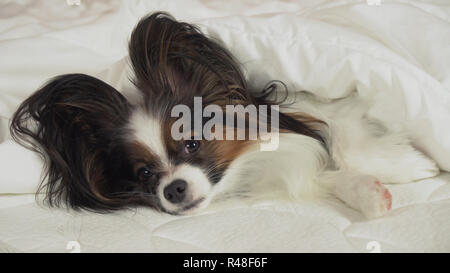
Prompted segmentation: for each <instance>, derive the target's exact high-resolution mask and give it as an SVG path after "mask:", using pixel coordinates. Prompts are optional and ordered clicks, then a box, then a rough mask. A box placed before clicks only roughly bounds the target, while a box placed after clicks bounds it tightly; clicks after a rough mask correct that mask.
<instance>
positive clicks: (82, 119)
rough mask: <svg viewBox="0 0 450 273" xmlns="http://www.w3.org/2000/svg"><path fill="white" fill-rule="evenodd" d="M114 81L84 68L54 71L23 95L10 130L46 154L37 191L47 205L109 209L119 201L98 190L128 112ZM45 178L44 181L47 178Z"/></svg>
mask: <svg viewBox="0 0 450 273" xmlns="http://www.w3.org/2000/svg"><path fill="white" fill-rule="evenodd" d="M129 109H130V106H129V104H128V102H127V101H126V99H125V98H124V97H123V96H122V95H121V94H120V93H119V92H117V91H116V90H115V89H114V88H113V87H111V86H109V85H108V84H106V83H104V82H103V81H101V80H98V79H96V78H93V77H90V76H87V75H83V74H68V75H62V76H58V77H56V78H54V79H52V80H51V81H49V82H48V83H47V84H46V85H45V86H43V87H42V88H41V89H39V90H38V91H36V92H35V93H34V94H33V95H32V96H30V97H29V98H28V99H27V100H25V101H24V102H23V103H22V104H21V105H20V106H19V108H18V110H17V111H16V112H15V114H14V115H13V117H12V121H11V125H10V131H11V135H12V137H13V138H14V140H16V141H17V142H18V143H19V144H21V145H23V146H24V147H26V148H29V149H31V150H33V151H36V152H38V153H39V154H40V155H41V156H42V157H43V158H44V160H45V172H44V176H43V179H42V181H41V184H40V187H39V191H38V192H43V191H45V194H46V201H47V202H48V203H49V205H50V206H60V205H61V204H63V203H65V204H67V205H69V206H70V207H72V208H75V209H78V208H82V209H89V210H95V211H109V210H113V209H116V208H120V203H116V201H114V200H110V199H108V198H106V197H104V196H103V195H102V184H103V183H104V182H105V181H104V180H105V177H104V169H103V162H104V159H105V157H106V156H107V154H108V150H109V149H110V144H111V143H113V142H114V138H117V137H120V136H118V135H117V132H118V131H120V130H117V128H120V126H123V125H124V124H125V122H126V120H127V117H128V115H129V111H130V110H129ZM45 180H47V182H46V183H45Z"/></svg>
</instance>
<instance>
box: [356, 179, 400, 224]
mask: <svg viewBox="0 0 450 273" xmlns="http://www.w3.org/2000/svg"><path fill="white" fill-rule="evenodd" d="M364 178H365V179H364V180H362V181H360V183H358V184H356V187H357V188H356V192H357V195H358V203H359V209H360V210H361V211H362V213H364V215H365V216H366V217H367V218H369V219H371V218H376V217H380V216H383V215H384V214H386V213H387V212H388V211H389V210H390V209H391V208H392V195H391V193H390V192H389V190H388V189H387V188H386V187H385V186H383V185H382V184H381V183H380V182H379V181H378V180H376V179H375V178H374V177H371V176H365V177H364Z"/></svg>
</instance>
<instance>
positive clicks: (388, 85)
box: [0, 0, 450, 252]
mask: <svg viewBox="0 0 450 273" xmlns="http://www.w3.org/2000/svg"><path fill="white" fill-rule="evenodd" d="M369 2H370V3H375V5H369V4H368V3H369ZM377 2H379V3H380V5H376V3H377ZM0 5H1V6H0V194H1V195H0V207H1V209H0V251H56V252H65V251H67V250H66V245H67V242H69V241H72V240H74V241H78V242H79V243H80V245H81V250H82V251H150V252H151V251H169V252H170V251H362V252H365V251H367V249H366V245H367V243H368V242H369V241H372V240H375V241H377V242H378V243H379V244H380V246H381V250H382V251H443V252H448V251H450V236H449V235H448V232H447V230H449V228H450V222H449V221H450V220H449V219H450V217H449V216H450V186H449V184H450V175H449V174H448V173H444V174H443V175H441V176H440V177H437V178H433V179H429V180H425V181H419V182H415V183H411V184H406V185H390V186H389V188H390V189H391V190H392V194H393V199H394V201H393V202H394V203H393V211H391V212H390V213H389V214H388V215H386V216H385V217H383V218H381V219H376V220H372V221H364V219H363V218H362V216H361V215H360V214H359V213H357V212H356V211H353V210H351V209H349V208H348V207H346V206H345V205H344V204H342V203H341V202H339V201H337V200H324V201H321V202H317V203H310V202H288V201H280V200H272V201H266V202H258V203H255V204H247V203H245V202H244V201H232V202H231V201H230V202H229V203H225V204H217V205H216V206H215V207H212V208H210V209H209V210H208V211H206V212H205V213H203V214H202V215H198V216H191V217H173V216H169V215H161V214H158V213H156V212H153V211H152V210H150V209H137V210H135V211H124V212H118V213H114V214H110V215H99V214H91V213H76V212H73V211H63V210H48V209H45V208H41V207H39V206H37V205H36V204H34V201H33V200H34V199H33V197H32V195H25V194H26V193H33V192H35V190H36V187H37V185H38V181H39V174H40V170H41V168H42V163H41V161H40V160H39V158H38V157H37V156H36V155H35V154H33V153H31V152H29V151H27V150H24V149H23V148H22V147H20V146H18V145H17V144H16V143H14V142H12V141H11V140H10V137H9V134H8V130H7V126H8V119H9V117H10V116H11V115H12V113H13V111H14V110H15V109H16V107H17V106H18V104H19V103H20V102H21V101H22V100H23V99H25V98H26V97H27V96H28V95H30V94H31V93H32V92H33V91H34V90H36V89H37V88H38V87H39V86H40V85H42V84H43V83H44V82H45V81H46V80H48V79H49V78H50V77H53V76H55V75H58V74H63V73H74V72H81V73H86V74H90V75H94V76H98V77H100V78H102V79H104V80H105V81H107V82H108V83H110V84H111V85H113V86H115V87H116V88H118V90H120V91H122V92H124V93H125V94H132V93H133V88H132V87H131V85H130V84H129V82H128V81H127V71H126V59H125V58H126V54H127V40H128V37H129V35H130V32H131V30H132V28H133V26H134V25H135V24H136V22H137V20H139V18H140V17H141V16H143V15H145V14H147V13H149V12H152V11H158V10H163V11H168V12H170V13H171V14H172V15H174V16H175V17H176V18H177V19H180V20H185V21H187V22H190V23H196V24H198V25H199V27H200V28H201V29H202V31H204V32H205V33H207V34H209V35H211V36H213V37H215V38H217V39H218V40H220V41H221V42H222V43H223V44H225V45H226V46H227V48H229V49H230V50H231V51H232V52H233V53H234V54H235V55H236V56H237V58H238V59H239V60H240V61H241V62H242V64H243V67H244V69H245V73H246V76H247V78H248V79H249V81H250V82H251V83H252V84H254V85H256V86H261V87H262V86H264V84H265V83H266V81H267V80H268V79H279V80H282V81H284V82H285V83H286V84H287V85H288V87H289V88H290V90H293V91H295V90H301V89H306V90H309V91H312V92H313V93H315V94H317V95H319V96H322V97H325V98H331V99H332V98H340V97H344V96H346V95H347V94H349V92H351V91H352V90H354V89H355V88H356V89H357V90H358V92H359V93H360V95H361V96H373V97H374V98H375V102H376V103H375V105H374V106H373V108H371V110H370V111H371V114H372V115H373V116H375V117H377V118H379V119H380V120H382V121H385V122H386V123H387V124H389V126H392V127H394V128H395V127H396V126H398V125H399V124H401V125H406V126H407V127H408V128H409V129H410V131H411V132H412V140H413V142H414V144H415V145H416V146H417V147H419V148H420V149H422V150H423V151H424V152H425V153H427V154H428V155H430V156H431V157H432V158H433V159H434V160H436V162H437V163H438V164H439V166H440V167H441V168H442V169H443V170H446V171H450V156H449V154H450V129H449V128H450V127H449V126H448V124H450V65H449V64H450V46H449V45H450V27H449V26H450V4H449V2H448V1H446V0H442V1H438V0H435V1H407V0H396V1H394V0H392V1H389V0H380V1H363V0H337V1H334V0H333V1H330V0H321V1H316V0H307V1H292V2H289V1H283V2H279V1H270V0H262V1H258V2H257V4H256V2H254V1H236V2H233V3H232V4H230V2H229V1H216V0H214V1H202V0H190V1H185V0H174V1H163V0H155V1H119V0H105V1H84V0H81V5H80V6H68V5H67V3H66V1H59V0H58V1H56V0H54V1H27V0H24V1H4V2H2V4H0ZM12 194H14V195H12Z"/></svg>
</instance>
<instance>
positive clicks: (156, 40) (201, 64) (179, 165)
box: [11, 13, 320, 214]
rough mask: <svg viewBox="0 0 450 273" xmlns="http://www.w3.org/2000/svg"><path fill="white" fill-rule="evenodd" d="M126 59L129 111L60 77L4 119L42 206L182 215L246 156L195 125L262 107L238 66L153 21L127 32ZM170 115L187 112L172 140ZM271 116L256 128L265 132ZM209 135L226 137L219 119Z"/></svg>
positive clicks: (166, 22)
mask: <svg viewBox="0 0 450 273" xmlns="http://www.w3.org/2000/svg"><path fill="white" fill-rule="evenodd" d="M129 55H130V59H131V64H132V68H133V71H134V78H133V79H132V80H133V83H134V84H135V86H136V87H137V90H139V92H140V97H141V100H140V102H139V103H138V104H136V105H132V104H130V103H129V102H128V101H127V100H126V99H125V98H124V97H123V96H122V95H121V94H120V93H119V92H117V91H116V90H115V89H114V88H113V87H111V86H109V85H108V84H106V83H104V82H102V81H100V80H98V79H95V78H93V77H90V76H87V75H83V74H69V75H62V76H59V77H56V78H54V79H52V80H51V81H50V82H49V83H47V84H46V85H45V86H44V87H42V88H41V89H40V90H38V91H36V92H35V93H34V94H33V95H32V96H31V97H29V98H28V99H27V100H26V101H24V102H23V103H22V105H21V106H20V107H19V109H18V110H17V112H16V113H15V115H14V116H13V119H12V124H11V133H12V136H13V137H14V138H15V139H16V140H17V141H18V142H19V143H22V144H24V145H26V146H28V147H30V148H32V149H34V150H35V151H37V152H39V153H40V154H41V155H43V157H44V158H45V162H46V172H45V174H46V176H45V177H44V180H47V182H46V183H43V184H42V186H41V189H45V191H46V194H47V200H48V201H49V203H50V205H59V204H60V203H61V202H65V203H67V204H69V205H70V206H71V207H73V208H84V209H91V210H95V211H110V210H115V209H120V208H123V207H129V206H136V205H145V206H151V207H154V208H156V209H158V210H161V211H164V212H168V213H173V214H180V213H184V212H187V211H191V210H192V209H194V208H198V207H203V206H205V205H207V204H208V202H209V200H210V199H211V198H210V197H211V192H212V191H213V189H214V187H215V185H216V184H218V183H220V181H221V180H222V178H223V177H224V176H225V175H226V173H227V169H228V168H229V166H230V164H231V163H232V162H233V161H234V160H235V159H236V158H237V157H239V156H240V155H241V154H243V153H245V152H246V151H247V150H248V149H250V148H249V147H250V146H252V144H253V142H252V140H250V139H248V137H244V139H240V140H236V139H232V140H230V139H208V140H207V139H205V138H204V134H203V132H204V131H203V130H200V131H199V130H198V128H197V126H196V125H195V124H194V123H195V122H196V121H198V122H199V124H200V125H201V126H200V128H203V126H205V125H206V124H207V123H208V121H211V119H213V118H215V115H217V113H218V112H219V110H225V108H226V107H227V106H229V105H242V106H249V105H254V106H259V105H270V104H271V103H269V102H268V101H267V95H268V93H267V92H263V93H262V94H263V95H262V96H255V95H254V94H253V93H252V92H249V88H248V86H247V83H246V80H245V78H244V76H243V74H242V72H241V70H240V68H239V65H238V64H237V63H236V61H235V60H234V59H233V57H232V55H231V54H230V53H229V52H228V51H227V50H225V49H224V48H223V47H222V46H220V45H219V44H218V43H217V42H215V41H213V40H212V39H210V38H207V37H206V36H205V35H203V34H202V33H201V32H200V31H199V30H198V29H197V28H196V27H194V26H192V25H190V24H187V23H182V22H178V21H176V20H174V19H173V18H172V17H170V16H169V15H167V14H164V13H155V14H152V15H150V16H148V17H145V18H143V19H142V20H141V21H140V22H139V23H138V25H137V26H136V28H135V29H134V31H133V33H132V35H131V39H130V44H129ZM269 89H270V88H269ZM269 89H268V90H269ZM194 97H197V98H201V105H200V106H199V107H200V108H199V109H197V110H200V111H204V110H206V108H207V107H208V106H213V105H214V107H215V108H214V109H215V110H217V111H216V112H215V113H216V114H215V115H211V114H210V115H209V116H208V115H206V116H207V117H205V115H201V116H200V117H198V116H196V115H197V114H196V109H195V107H196V105H195V100H194ZM178 106H180V107H181V108H180V109H181V110H183V109H185V110H188V111H187V112H188V114H185V115H184V118H186V117H188V120H189V121H188V122H187V123H183V126H181V128H182V129H183V131H184V133H183V135H182V137H181V138H180V137H174V129H173V128H174V125H177V123H179V122H180V119H179V116H177V115H174V109H177V108H176V107H178ZM175 112H176V111H175ZM175 114H176V113H175ZM271 114H273V113H268V114H267V116H266V118H265V120H266V121H268V122H269V123H270V120H271V119H270V116H271ZM276 114H277V115H278V112H277V113H276ZM234 119H235V118H234V116H233V120H234ZM244 119H245V120H246V121H249V119H250V118H249V117H248V116H246V117H245V118H244ZM30 121H32V122H30ZM279 121H280V124H279V126H280V129H282V130H287V131H291V132H294V133H300V134H304V135H308V136H311V137H313V138H316V139H319V140H320V136H318V135H317V133H316V132H314V130H312V129H310V127H308V126H307V125H305V124H306V123H305V122H301V121H299V119H295V118H293V117H291V116H287V115H283V114H281V113H280V119H279ZM244 123H245V122H244ZM235 124H238V122H236V123H233V125H232V126H231V131H236V129H237V125H235ZM191 125H192V126H191ZM222 125H223V126H222ZM244 127H245V126H244ZM211 129H212V130H211V131H212V132H213V133H225V131H227V130H228V131H229V130H230V126H229V125H228V124H225V121H224V120H223V119H222V122H219V123H216V125H215V126H213V128H211ZM244 131H245V132H246V136H248V135H249V133H248V130H244ZM175 132H176V130H175ZM186 132H187V133H186ZM199 135H200V137H198V136H199Z"/></svg>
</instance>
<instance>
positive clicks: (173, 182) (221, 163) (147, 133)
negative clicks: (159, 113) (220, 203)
mask: <svg viewBox="0 0 450 273" xmlns="http://www.w3.org/2000/svg"><path fill="white" fill-rule="evenodd" d="M155 116H156V115H155V114H150V113H149V112H147V111H146V110H144V109H143V108H138V109H137V110H136V111H134V113H133V114H132V115H131V117H130V121H129V126H128V129H129V134H130V135H129V137H128V138H129V139H128V141H129V142H130V143H138V145H134V149H139V150H140V151H136V152H133V153H131V154H132V156H131V157H130V156H129V159H128V160H129V161H130V166H131V169H132V172H133V174H134V177H135V182H136V183H143V186H142V187H141V188H140V191H143V192H146V189H153V190H148V192H149V193H153V194H154V195H155V196H154V197H153V200H154V201H153V202H154V204H153V205H154V206H155V207H157V208H158V209H160V210H162V211H165V212H168V213H172V214H184V213H188V212H190V211H193V210H194V209H198V208H201V207H205V206H206V205H208V204H207V203H208V202H209V200H211V196H210V195H211V192H212V189H213V187H214V186H215V185H216V184H217V183H219V181H220V180H221V178H222V177H223V175H224V174H225V172H226V170H227V167H228V166H229V164H230V163H231V162H232V161H233V160H234V159H235V158H236V157H237V156H238V155H239V154H240V153H241V152H243V151H244V149H245V147H246V146H247V142H246V141H223V140H222V141H221V140H212V141H206V140H198V141H197V140H180V141H176V140H173V138H172V137H171V135H170V131H171V130H170V126H171V124H172V122H170V121H169V120H167V119H164V120H163V119H161V118H158V117H155ZM125 160H126V159H125ZM134 189H135V188H134Z"/></svg>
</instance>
